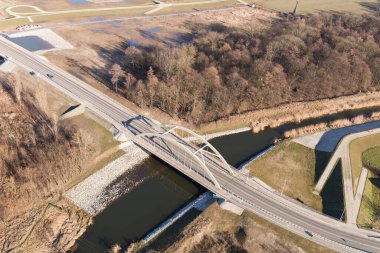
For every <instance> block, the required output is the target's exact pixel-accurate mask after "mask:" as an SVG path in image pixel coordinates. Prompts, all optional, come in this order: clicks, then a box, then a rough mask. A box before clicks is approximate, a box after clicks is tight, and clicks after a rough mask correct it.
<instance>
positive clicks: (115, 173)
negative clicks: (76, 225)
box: [64, 144, 149, 216]
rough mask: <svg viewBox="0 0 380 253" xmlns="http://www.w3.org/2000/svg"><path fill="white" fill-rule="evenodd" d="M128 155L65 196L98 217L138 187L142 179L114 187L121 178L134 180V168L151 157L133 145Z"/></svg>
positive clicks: (98, 172) (99, 171) (128, 150)
mask: <svg viewBox="0 0 380 253" xmlns="http://www.w3.org/2000/svg"><path fill="white" fill-rule="evenodd" d="M125 151H126V153H125V154H124V155H123V156H121V157H119V158H117V159H116V160H114V161H112V162H110V163H109V164H107V165H106V166H105V167H103V168H102V169H101V170H98V171H97V172H95V173H94V174H92V175H91V176H89V177H87V178H86V179H85V180H83V181H82V182H80V183H79V184H77V185H76V186H74V187H73V188H71V189H70V190H68V191H67V192H66V193H65V194H64V196H65V197H66V198H68V199H69V200H70V201H72V202H73V203H74V204H75V205H77V206H78V207H80V208H81V209H83V210H84V211H86V212H87V213H89V214H91V215H93V216H94V215H97V214H98V213H100V212H101V211H102V210H104V208H106V207H107V205H108V204H109V203H111V202H112V201H113V200H115V199H116V198H118V197H119V196H120V195H121V194H124V193H126V192H128V191H129V190H131V189H132V188H134V187H136V185H138V184H139V183H141V181H142V179H137V180H136V181H135V180H130V181H129V182H128V184H127V185H125V184H120V183H119V184H116V185H112V183H113V182H115V180H117V179H118V178H119V177H121V176H125V177H130V178H133V177H132V176H131V175H128V174H132V173H134V172H133V169H134V167H135V166H136V165H137V164H139V163H141V162H142V161H144V160H145V159H146V158H148V157H149V154H148V153H146V152H145V151H143V150H142V149H140V148H139V147H137V146H135V145H133V144H131V145H130V146H128V147H127V148H126V150H125Z"/></svg>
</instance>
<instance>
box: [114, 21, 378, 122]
mask: <svg viewBox="0 0 380 253" xmlns="http://www.w3.org/2000/svg"><path fill="white" fill-rule="evenodd" d="M194 34H195V38H194V40H193V41H192V43H190V44H185V45H180V46H178V47H170V48H168V47H161V46H156V47H150V48H137V47H134V46H129V47H127V48H126V49H125V51H124V56H123V62H122V63H120V64H114V65H113V66H112V68H111V69H110V71H109V74H110V82H111V83H112V86H111V87H113V89H114V90H115V91H116V92H118V93H120V94H122V95H123V96H125V97H126V98H128V99H129V100H131V101H133V102H134V103H136V104H137V105H139V106H141V107H156V108H159V109H161V110H163V111H165V112H166V113H168V114H170V115H172V116H177V117H179V118H182V119H184V120H187V121H191V122H193V123H195V124H200V123H205V122H210V121H213V120H217V119H220V118H224V117H228V116H230V115H233V114H239V113H243V112H246V111H251V110H256V109H261V108H268V107H273V106H277V105H280V104H283V103H290V102H296V101H309V100H317V99H322V98H333V97H337V96H342V95H350V94H355V93H359V92H367V91H373V90H379V87H380V19H379V18H377V17H373V16H337V15H317V16H312V17H308V18H306V19H302V20H294V21H284V20H282V21H281V22H276V24H274V25H272V26H271V27H269V28H268V29H266V30H264V31H260V32H255V31H253V30H252V29H247V27H241V28H234V29H232V28H227V27H224V28H223V29H217V30H211V29H209V28H207V27H205V28H203V29H200V30H197V31H194Z"/></svg>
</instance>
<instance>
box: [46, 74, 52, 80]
mask: <svg viewBox="0 0 380 253" xmlns="http://www.w3.org/2000/svg"><path fill="white" fill-rule="evenodd" d="M46 76H47V77H49V78H50V79H53V77H54V76H53V75H52V74H46Z"/></svg>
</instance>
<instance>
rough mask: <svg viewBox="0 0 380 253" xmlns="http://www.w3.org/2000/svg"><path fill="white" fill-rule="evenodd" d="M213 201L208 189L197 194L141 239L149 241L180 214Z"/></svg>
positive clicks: (203, 207) (202, 208)
mask: <svg viewBox="0 0 380 253" xmlns="http://www.w3.org/2000/svg"><path fill="white" fill-rule="evenodd" d="M213 201H214V199H213V194H212V192H210V191H208V192H206V193H203V194H202V195H201V196H199V197H198V198H196V199H195V200H193V201H191V202H190V203H188V204H187V205H186V206H184V207H183V208H181V209H180V210H179V211H177V212H176V213H175V214H174V215H173V216H171V217H170V218H169V219H167V220H165V221H164V222H163V223H161V224H160V225H159V226H158V227H156V228H155V229H153V230H152V231H151V232H150V233H148V234H147V235H146V236H144V238H143V239H142V241H143V242H144V243H148V242H150V241H151V240H152V239H154V238H155V237H157V236H158V235H159V234H160V233H162V232H163V231H164V230H165V229H167V228H168V227H169V226H171V225H172V224H173V223H174V222H176V221H177V220H178V219H180V218H181V217H182V216H184V215H185V214H186V213H187V212H188V211H190V210H191V209H192V208H196V209H197V210H200V211H203V210H205V209H206V208H207V207H208V206H209V205H211V203H212V202H213Z"/></svg>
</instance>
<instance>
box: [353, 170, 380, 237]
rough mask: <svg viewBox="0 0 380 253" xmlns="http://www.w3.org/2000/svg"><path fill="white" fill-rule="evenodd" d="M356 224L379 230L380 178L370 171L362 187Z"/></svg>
mask: <svg viewBox="0 0 380 253" xmlns="http://www.w3.org/2000/svg"><path fill="white" fill-rule="evenodd" d="M357 225H358V227H365V228H374V229H377V230H380V179H379V178H378V177H376V176H374V175H373V174H372V173H371V172H369V174H368V178H367V181H366V185H365V188H364V193H363V200H362V204H361V205H360V210H359V215H358V219H357Z"/></svg>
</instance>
